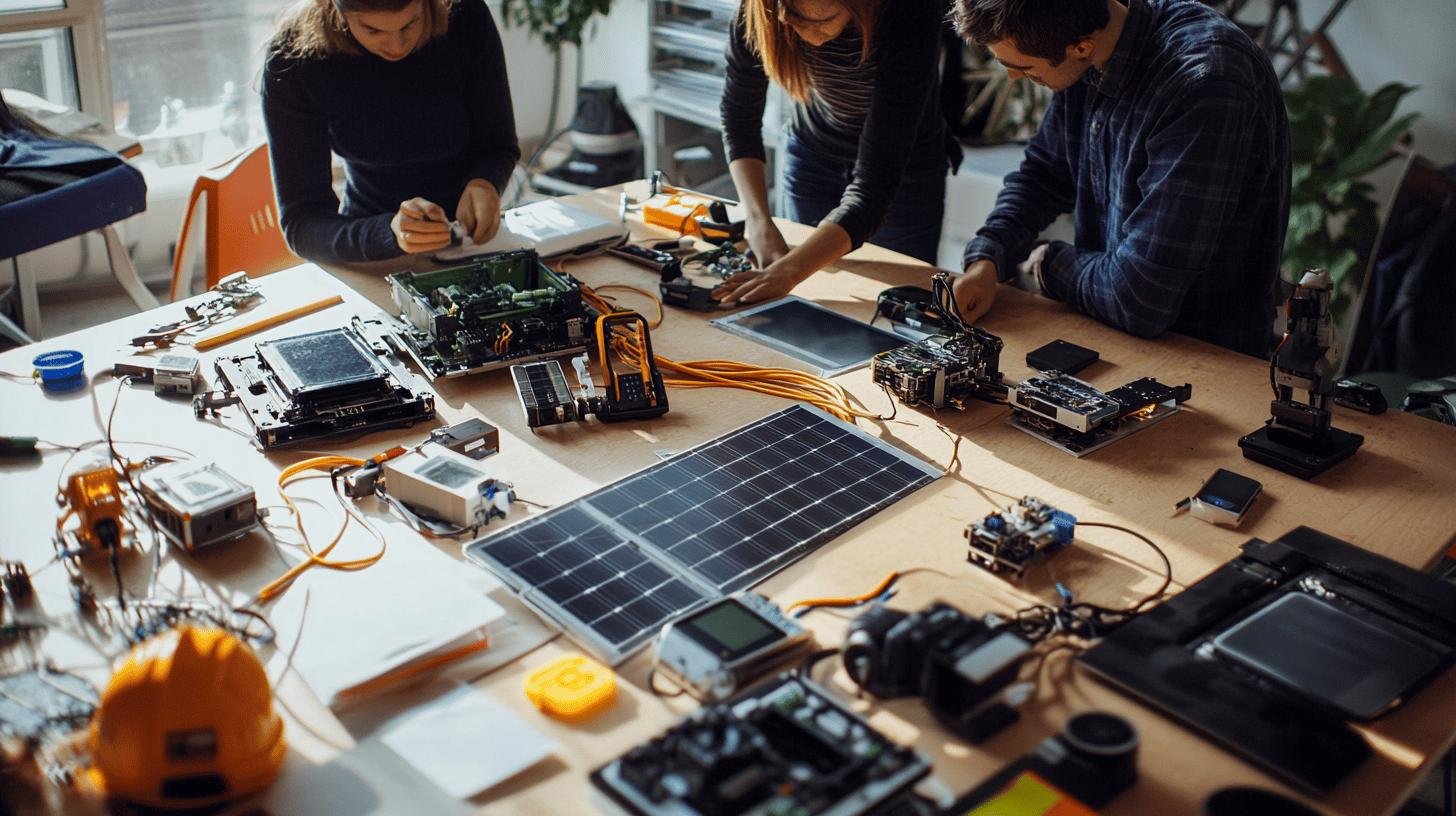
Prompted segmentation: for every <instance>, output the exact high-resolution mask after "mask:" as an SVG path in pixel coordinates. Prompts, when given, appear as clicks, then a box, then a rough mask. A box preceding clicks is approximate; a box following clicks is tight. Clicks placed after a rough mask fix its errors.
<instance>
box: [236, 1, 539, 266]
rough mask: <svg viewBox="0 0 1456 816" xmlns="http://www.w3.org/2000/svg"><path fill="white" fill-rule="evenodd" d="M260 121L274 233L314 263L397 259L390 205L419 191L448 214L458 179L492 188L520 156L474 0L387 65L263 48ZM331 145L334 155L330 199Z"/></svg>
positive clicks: (492, 47) (505, 87) (498, 58)
mask: <svg viewBox="0 0 1456 816" xmlns="http://www.w3.org/2000/svg"><path fill="white" fill-rule="evenodd" d="M263 120H264V124H265V126H266V128H267V132H268V147H269V154H270V156H271V157H272V161H273V184H274V188H275V190H276V191H277V193H278V205H279V220H280V221H281V222H282V226H283V234H284V237H285V238H286V239H287V240H288V245H289V246H290V247H292V249H293V251H294V252H296V253H298V255H300V256H301V257H304V258H308V259H309V260H314V261H325V262H356V261H372V260H380V259H385V258H394V257H398V256H399V255H401V254H403V251H402V250H401V249H400V248H399V245H398V243H397V242H396V241H395V238H394V234H393V233H392V232H391V231H390V228H389V222H390V219H391V218H393V216H394V213H395V212H396V211H397V210H398V209H399V205H400V202H403V201H406V200H408V199H411V198H414V197H416V196H419V197H422V198H426V199H429V200H430V201H433V202H435V203H436V204H439V205H440V206H441V207H443V208H444V209H445V211H446V212H447V213H450V214H452V215H453V214H454V212H455V206H456V204H457V203H458V202H459V200H460V195H461V193H462V192H463V191H464V189H465V184H466V183H467V182H468V181H470V180H471V179H477V178H480V179H485V180H487V181H489V182H490V183H491V184H493V185H495V188H496V190H498V191H500V190H504V189H505V186H506V182H507V181H509V180H510V177H511V171H512V169H513V168H514V167H515V164H516V161H517V160H518V159H519V158H520V155H521V151H520V147H519V145H518V143H517V141H516V124H515V114H514V112H513V111H512V108H511V91H510V85H509V83H508V82H507V78H506V64H505V54H504V52H503V50H502V48H501V41H500V34H499V32H497V30H496V26H495V22H494V20H492V19H491V15H490V11H489V9H487V8H486V5H485V2H484V0H461V1H460V2H458V3H456V4H455V6H454V7H453V8H452V10H451V12H450V23H449V27H448V30H447V31H446V33H445V34H444V35H443V36H441V37H437V38H435V39H434V40H432V41H430V42H428V43H426V44H425V45H423V46H421V47H420V48H419V49H418V50H417V51H415V53H413V54H411V55H410V56H408V57H406V58H404V59H403V60H400V61H399V62H389V61H388V60H384V59H381V58H379V57H376V56H374V55H373V54H369V53H367V52H366V53H364V54H362V55H357V56H356V55H348V54H335V55H329V56H326V57H320V58H313V59H293V58H288V57H283V56H280V55H278V54H277V53H274V54H272V55H270V56H269V58H268V60H267V63H266V65H265V66H264V69H263ZM331 151H332V152H333V153H337V154H338V155H339V157H340V158H341V159H343V162H344V173H345V180H344V200H343V203H342V205H341V204H340V202H339V199H338V197H337V196H336V195H334V190H333V186H332V184H331V170H330V161H331V159H330V156H329V154H330V152H331Z"/></svg>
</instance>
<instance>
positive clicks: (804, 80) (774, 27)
mask: <svg viewBox="0 0 1456 816" xmlns="http://www.w3.org/2000/svg"><path fill="white" fill-rule="evenodd" d="M836 2H838V3H839V5H841V6H843V7H844V8H845V9H846V10H847V11H848V12H849V16H850V18H851V19H852V20H853V21H854V24H855V26H857V27H858V28H859V30H860V33H861V34H862V35H863V36H864V48H863V49H862V50H861V51H860V60H861V61H864V60H868V59H869V58H870V49H871V44H872V42H873V40H874V32H875V21H876V20H877V19H878V17H879V13H880V7H881V6H882V5H883V0H836ZM793 13H794V0H743V7H742V9H741V11H740V14H741V16H742V20H741V25H742V26H743V35H744V38H745V39H746V40H748V47H749V48H751V49H753V52H754V53H755V54H757V55H758V58H759V59H760V60H762V61H763V70H764V72H765V73H767V74H768V78H769V79H772V80H773V81H774V82H777V83H778V84H779V85H781V86H783V89H784V90H785V91H787V92H788V94H789V96H791V97H793V98H794V99H796V100H798V101H800V102H802V101H804V100H805V99H808V98H809V86H810V85H811V84H812V83H811V82H810V77H809V66H808V64H807V63H806V62H805V61H804V50H803V49H804V42H803V41H802V40H800V39H799V37H798V35H796V34H795V33H794V30H793V29H792V28H790V27H789V24H788V22H787V20H786V18H787V17H788V15H790V14H793Z"/></svg>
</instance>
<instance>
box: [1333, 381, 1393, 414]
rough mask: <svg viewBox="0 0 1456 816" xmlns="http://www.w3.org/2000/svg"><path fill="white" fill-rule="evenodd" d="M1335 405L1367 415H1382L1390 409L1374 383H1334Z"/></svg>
mask: <svg viewBox="0 0 1456 816" xmlns="http://www.w3.org/2000/svg"><path fill="white" fill-rule="evenodd" d="M1334 396H1335V404H1336V405H1343V406H1345V407H1346V408H1353V409H1355V410H1356V411H1363V412H1365V413H1367V414H1383V413H1385V412H1386V410H1387V409H1388V408H1389V407H1390V406H1389V404H1387V403H1386V401H1385V394H1384V393H1382V392H1381V390H1380V386H1378V385H1376V384H1374V383H1367V382H1359V381H1356V380H1340V381H1339V382H1337V383H1335V395H1334Z"/></svg>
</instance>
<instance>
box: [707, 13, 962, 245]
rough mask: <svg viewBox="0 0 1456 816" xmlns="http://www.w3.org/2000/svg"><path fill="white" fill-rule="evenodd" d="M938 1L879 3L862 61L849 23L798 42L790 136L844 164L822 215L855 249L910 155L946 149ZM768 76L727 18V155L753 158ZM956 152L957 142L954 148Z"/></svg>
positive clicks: (879, 215)
mask: <svg viewBox="0 0 1456 816" xmlns="http://www.w3.org/2000/svg"><path fill="white" fill-rule="evenodd" d="M945 14H946V3H945V0H885V2H884V5H883V7H882V8H881V10H880V19H879V22H878V23H877V25H876V31H875V36H874V38H873V39H874V43H873V49H872V50H871V52H870V58H869V60H868V61H866V62H865V63H863V64H861V63H860V49H861V44H862V43H863V39H862V37H861V34H860V32H859V31H858V30H857V29H856V28H855V26H854V25H853V24H851V25H850V26H849V27H848V28H846V29H845V31H844V33H843V34H841V35H840V36H839V37H838V38H836V39H834V40H832V41H830V42H827V43H825V44H824V45H822V46H819V47H818V48H815V47H814V46H811V45H808V44H806V43H805V44H801V48H802V49H803V51H804V55H805V59H806V60H807V62H808V65H809V75H810V83H811V90H810V95H809V99H808V100H807V101H806V102H802V103H796V104H795V105H794V112H793V121H792V123H791V124H790V128H791V129H792V130H793V133H794V136H795V137H796V138H797V139H799V140H800V141H801V142H803V143H804V144H805V145H807V146H808V147H810V148H811V149H812V150H814V151H816V152H819V153H821V154H822V155H824V156H826V157H829V158H831V159H834V160H836V161H839V162H841V163H842V164H844V165H846V166H853V167H854V180H853V181H852V182H850V184H849V186H848V187H847V188H846V189H845V191H844V196H843V197H842V198H841V200H840V205H839V207H837V208H836V209H835V210H834V211H833V212H831V213H829V215H828V217H827V218H826V219H825V220H827V221H831V222H833V223H836V224H839V225H840V226H841V227H843V228H844V230H845V232H847V233H849V238H850V240H851V241H852V242H853V245H854V246H855V247H858V246H859V245H861V244H863V243H864V242H865V241H866V240H868V239H869V237H870V236H871V235H873V234H874V232H875V230H876V229H878V228H879V225H880V222H881V221H882V220H884V217H885V213H886V212H887V211H888V210H889V208H890V203H891V202H892V201H893V200H894V198H895V193H896V192H897V191H898V190H899V187H900V178H901V176H903V175H904V172H905V168H906V166H907V165H908V164H909V162H910V159H911V157H912V156H925V155H927V154H933V155H942V154H946V153H947V151H948V150H950V149H951V148H950V147H949V142H948V137H947V134H946V127H945V120H944V117H943V116H942V114H941V109H940V44H941V30H942V28H943V27H944V26H945ZM767 93H768V76H767V75H766V74H765V73H764V68H763V61H762V60H761V59H759V57H758V56H757V55H756V54H754V53H753V50H752V49H751V48H750V47H749V44H748V41H747V39H745V37H744V28H743V18H742V15H741V14H740V15H739V17H738V18H736V19H735V20H734V23H733V30H732V34H731V37H730V39H729V44H728V70H727V84H726V87H725V89H724V91H723V101H722V106H721V114H722V119H723V143H724V146H725V148H726V150H727V153H728V160H729V161H733V160H734V159H743V158H756V159H762V158H763V157H764V148H763V111H764V100H765V98H766V96H767ZM955 149H956V150H957V151H958V150H959V148H955Z"/></svg>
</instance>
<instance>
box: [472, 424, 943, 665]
mask: <svg viewBox="0 0 1456 816" xmlns="http://www.w3.org/2000/svg"><path fill="white" fill-rule="evenodd" d="M804 440H813V442H814V445H813V447H812V448H810V447H808V446H806V445H805V442H804ZM785 451H795V452H796V453H795V455H794V456H793V457H792V458H789V457H786V456H785ZM745 474H747V476H745ZM941 475H943V471H942V470H941V469H940V468H938V467H933V466H931V465H930V464H928V463H926V462H923V461H921V460H920V459H917V458H916V457H914V456H913V455H911V454H909V453H906V452H905V451H903V450H901V449H900V448H898V447H896V446H894V445H891V444H889V443H887V442H885V441H884V440H882V439H880V438H878V437H875V436H872V435H870V434H868V433H866V432H865V431H864V430H862V429H860V428H857V427H855V426H853V425H850V424H849V423H847V422H844V421H842V420H839V419H836V418H834V417H832V416H830V415H829V414H827V413H825V412H823V411H821V410H819V409H817V408H813V407H810V406H807V405H794V406H791V407H789V408H786V409H784V410H782V411H777V412H775V413H773V414H770V415H768V416H766V417H762V418H760V419H757V420H755V421H753V422H751V423H748V424H747V425H745V426H744V427H742V428H738V429H736V430H734V431H731V432H729V433H726V434H723V435H722V436H719V437H717V438H714V439H711V440H708V441H706V442H704V443H703V444H701V445H698V446H697V447H694V448H692V449H691V450H688V451H685V452H682V453H679V454H677V455H676V456H673V457H671V458H669V459H667V460H665V461H661V462H657V463H654V464H653V465H651V466H650V467H647V468H645V469H644V470H641V471H639V472H637V473H634V474H632V475H630V476H626V477H623V478H622V479H619V480H617V481H616V482H613V483H612V484H609V485H606V486H603V487H601V488H599V489H598V490H595V491H593V492H591V493H589V494H587V495H585V496H582V497H581V498H579V499H576V500H574V501H571V502H566V503H563V504H559V505H557V506H555V507H553V508H551V509H550V510H548V511H546V512H544V513H540V514H537V515H534V516H532V517H531V518H529V519H526V520H524V521H521V522H519V523H516V524H512V525H511V526H509V527H507V528H505V529H503V530H500V531H499V532H497V533H495V534H493V535H490V536H486V537H483V538H481V539H479V540H477V541H473V542H471V543H470V544H467V545H466V546H465V556H466V557H467V558H469V559H471V560H472V561H474V562H476V563H478V564H480V565H481V566H483V567H485V568H486V569H489V570H490V571H491V572H493V573H495V574H496V575H497V576H499V577H500V579H501V580H502V581H503V582H504V583H506V584H507V585H508V586H510V587H511V588H512V589H513V590H515V591H516V592H518V593H520V597H521V599H522V600H523V601H525V602H526V603H528V604H530V606H531V607H532V608H533V609H535V610H536V611H538V612H539V613H540V614H541V615H543V616H545V617H546V618H548V619H550V620H552V621H554V622H555V623H557V624H558V625H559V626H560V627H561V628H562V629H563V630H565V632H566V633H567V635H568V636H569V637H571V638H573V639H574V640H575V641H576V642H577V643H578V644H580V646H581V647H582V648H583V649H585V650H587V651H588V652H590V653H591V654H593V655H595V656H596V657H597V658H598V659H600V660H602V661H603V662H605V663H608V664H610V665H616V664H618V663H621V662H622V661H623V660H625V659H626V658H627V657H628V656H629V655H631V654H632V653H633V652H634V651H635V650H636V649H637V648H639V647H640V646H643V645H646V644H647V643H648V642H649V641H650V640H651V639H652V638H654V637H656V636H657V634H658V633H659V632H660V631H661V630H662V627H663V625H664V624H666V623H667V622H668V621H670V620H672V619H673V618H676V617H678V616H679V615H682V614H684V613H686V612H688V611H690V610H692V609H696V608H697V607H698V606H700V605H702V604H703V603H704V602H706V601H707V600H709V599H710V598H714V597H718V596H720V595H724V594H728V593H732V592H738V591H741V590H744V589H748V588H750V587H752V586H753V585H755V584H757V583H758V582H760V581H762V580H763V579H765V578H767V577H768V576H770V575H772V574H773V573H775V572H777V571H779V570H781V569H783V568H784V567H787V566H788V565H790V564H792V563H794V562H795V561H797V560H798V559H800V558H802V557H804V556H805V555H808V554H809V553H812V552H814V550H816V549H817V548H818V547H819V546H821V545H822V544H824V543H825V542H827V541H829V540H830V539H832V538H834V537H835V536H838V535H840V534H841V533H843V532H844V531H846V530H848V529H850V528H851V527H853V526H854V525H856V524H858V523H859V522H861V521H863V520H864V519H866V518H869V517H870V516H872V515H874V514H875V513H877V512H879V511H880V510H882V509H884V508H885V507H888V506H890V505H891V504H894V503H895V502H897V501H899V500H900V499H901V498H903V497H905V496H907V495H909V494H910V493H911V492H913V491H915V490H918V489H919V488H921V487H923V486H924V485H927V484H930V483H931V482H932V481H934V480H935V479H937V478H939V477H940V476H941ZM644 589H650V592H645V591H644Z"/></svg>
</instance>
